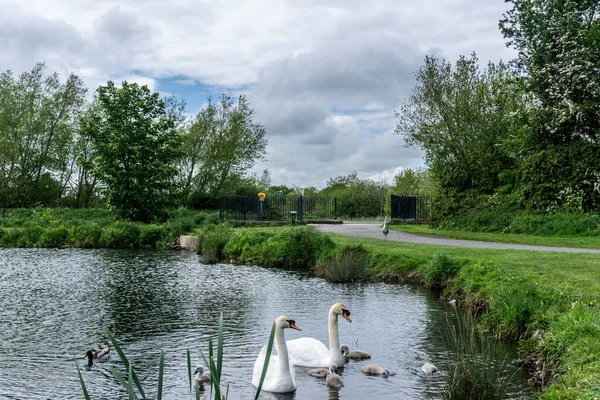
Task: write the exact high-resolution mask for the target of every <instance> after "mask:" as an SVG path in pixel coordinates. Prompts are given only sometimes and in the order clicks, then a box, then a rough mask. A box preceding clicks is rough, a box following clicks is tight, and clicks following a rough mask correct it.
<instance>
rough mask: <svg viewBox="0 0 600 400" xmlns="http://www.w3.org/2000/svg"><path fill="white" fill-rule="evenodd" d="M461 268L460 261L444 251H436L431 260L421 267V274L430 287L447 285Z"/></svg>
mask: <svg viewBox="0 0 600 400" xmlns="http://www.w3.org/2000/svg"><path fill="white" fill-rule="evenodd" d="M461 268H462V263H460V262H458V261H456V260H453V259H452V258H450V257H449V256H448V255H446V254H445V253H437V254H435V255H434V256H433V258H432V259H431V262H430V263H429V264H427V265H425V266H424V267H423V275H424V276H425V280H426V281H427V284H428V285H429V286H431V287H441V286H447V285H448V282H449V281H450V280H451V279H453V278H454V277H455V276H456V274H458V272H459V271H460V269H461Z"/></svg>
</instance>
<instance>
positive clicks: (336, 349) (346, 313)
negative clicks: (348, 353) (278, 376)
mask: <svg viewBox="0 0 600 400" xmlns="http://www.w3.org/2000/svg"><path fill="white" fill-rule="evenodd" d="M339 315H341V316H342V317H344V318H345V319H346V320H347V321H348V322H352V319H351V318H350V310H348V307H346V306H345V305H344V304H343V303H335V304H334V305H332V306H331V308H330V309H329V314H328V328H329V349H328V348H327V346H325V344H323V342H321V341H320V340H317V339H315V338H310V337H303V338H298V339H293V340H288V341H287V348H288V352H289V357H290V363H292V364H293V365H297V366H300V367H312V368H328V367H329V366H330V365H331V364H332V363H335V364H336V365H341V366H343V365H344V362H345V359H344V356H342V351H341V350H340V335H339V331H338V316H339Z"/></svg>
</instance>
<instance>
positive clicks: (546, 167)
mask: <svg viewBox="0 0 600 400" xmlns="http://www.w3.org/2000/svg"><path fill="white" fill-rule="evenodd" d="M507 2H508V3H512V5H513V7H512V9H511V10H509V11H508V12H507V13H506V14H505V15H504V16H503V19H502V20H501V21H500V29H501V31H502V33H503V35H504V37H505V38H506V39H508V42H507V45H508V46H512V47H514V48H515V49H516V50H517V51H518V58H517V59H516V60H515V61H514V64H515V66H516V67H517V68H518V69H519V70H520V72H521V73H522V79H523V81H524V82H525V83H526V85H527V88H528V90H529V91H531V93H533V94H534V95H535V97H536V107H535V109H534V111H535V115H534V118H533V120H532V121H531V122H532V123H531V124H530V129H529V131H528V136H527V138H526V140H525V141H524V144H525V145H526V148H525V149H524V150H525V153H526V157H525V158H524V162H523V186H524V194H525V198H526V200H527V201H528V203H529V204H530V206H531V207H532V208H536V209H540V210H544V209H546V208H547V206H548V204H550V203H553V202H555V199H556V198H557V197H559V195H560V193H561V192H562V191H563V190H565V189H569V190H570V191H572V192H576V193H580V195H581V196H583V197H584V201H583V203H584V204H585V205H586V208H594V207H597V205H598V204H599V203H600V193H598V190H597V189H596V188H597V187H599V185H600V173H599V172H600V171H599V169H600V167H599V166H600V149H599V146H598V141H599V139H600V118H599V117H598V116H599V115H600V74H599V73H598V71H600V51H599V49H600V3H599V2H598V0H561V1H556V0H507Z"/></svg>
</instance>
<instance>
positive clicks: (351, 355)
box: [340, 344, 371, 360]
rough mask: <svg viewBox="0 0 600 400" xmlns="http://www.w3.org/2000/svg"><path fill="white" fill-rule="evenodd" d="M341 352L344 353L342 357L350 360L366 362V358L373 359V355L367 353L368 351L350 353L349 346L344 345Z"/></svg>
mask: <svg viewBox="0 0 600 400" xmlns="http://www.w3.org/2000/svg"><path fill="white" fill-rule="evenodd" d="M340 350H341V351H342V355H343V356H344V357H346V358H349V359H351V360H364V359H366V358H371V354H369V353H367V352H366V351H362V350H352V351H350V348H349V347H348V345H347V344H343V345H342V346H341V347H340Z"/></svg>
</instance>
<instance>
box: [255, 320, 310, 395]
mask: <svg viewBox="0 0 600 400" xmlns="http://www.w3.org/2000/svg"><path fill="white" fill-rule="evenodd" d="M286 328H292V329H297V330H299V331H301V330H302V329H300V328H298V327H297V326H296V322H295V321H294V320H293V319H290V317H287V316H281V317H278V318H277V319H275V347H276V348H277V355H276V356H275V355H273V354H272V355H271V358H269V366H268V368H267V374H266V376H265V380H264V381H263V385H262V390H264V391H266V392H274V393H288V392H293V391H294V390H296V379H295V371H294V367H293V366H292V365H291V364H290V362H289V358H288V350H287V346H286V344H285V334H284V332H283V330H284V329H286ZM266 353H267V348H266V346H265V347H263V348H262V350H261V351H260V353H259V354H258V357H257V358H256V361H254V370H253V372H252V385H253V386H256V387H258V384H259V382H260V376H261V375H262V370H263V365H264V363H265V355H266Z"/></svg>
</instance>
